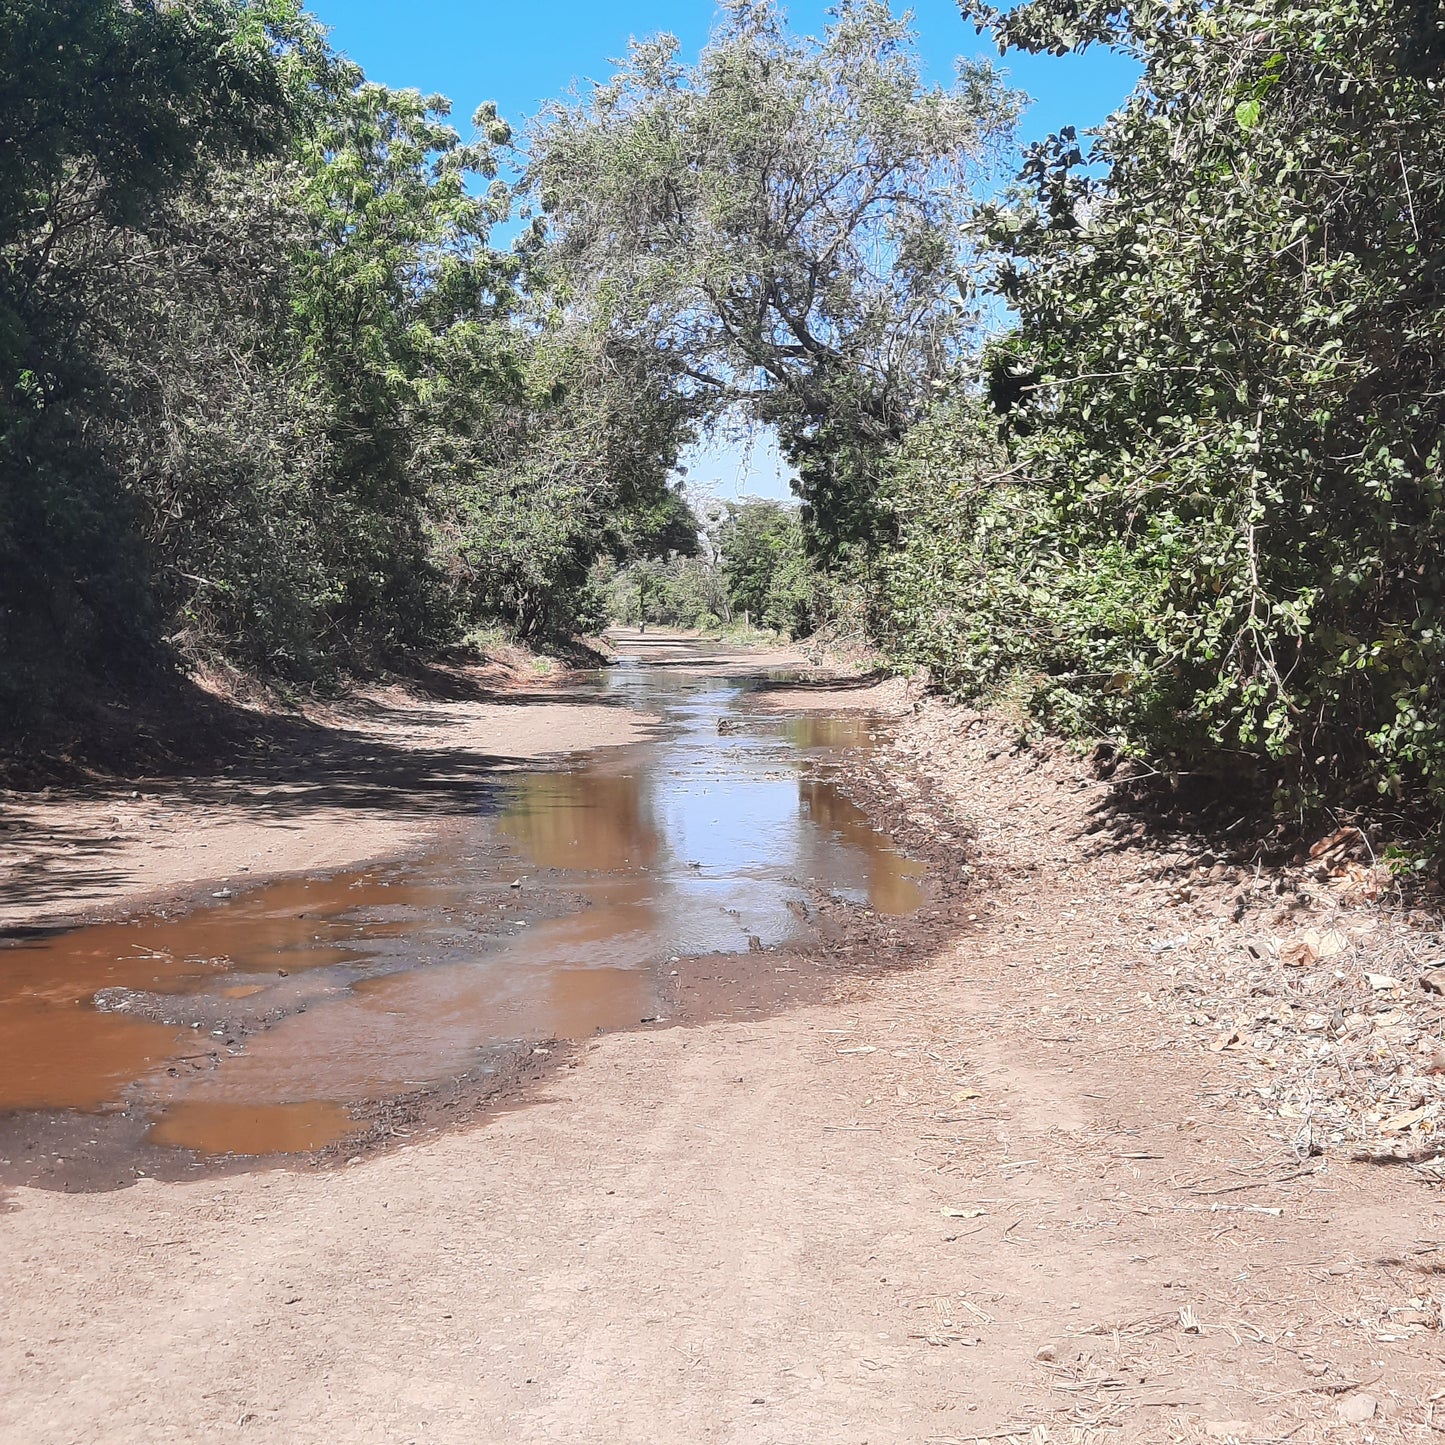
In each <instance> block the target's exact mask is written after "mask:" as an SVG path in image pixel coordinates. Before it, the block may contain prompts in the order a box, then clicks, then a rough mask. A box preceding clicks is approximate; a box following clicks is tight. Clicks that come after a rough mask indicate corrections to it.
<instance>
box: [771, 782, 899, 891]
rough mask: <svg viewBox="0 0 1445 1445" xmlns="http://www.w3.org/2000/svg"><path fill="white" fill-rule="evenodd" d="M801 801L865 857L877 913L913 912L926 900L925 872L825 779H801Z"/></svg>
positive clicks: (819, 821)
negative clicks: (920, 881) (921, 885)
mask: <svg viewBox="0 0 1445 1445" xmlns="http://www.w3.org/2000/svg"><path fill="white" fill-rule="evenodd" d="M798 801H799V804H800V806H801V808H802V811H803V813H804V814H805V816H807V817H808V818H810V819H811V820H812V821H813V822H814V823H815V824H817V826H818V827H820V828H826V829H828V830H829V831H830V832H832V833H834V834H836V835H837V836H838V837H840V838H841V839H842V840H843V842H844V843H846V844H847V845H848V846H849V847H851V848H854V849H856V850H857V851H858V852H859V853H860V854H862V856H863V860H864V867H865V869H866V872H867V878H868V903H869V905H870V907H872V908H873V909H874V910H875V911H876V912H878V913H891V914H900V913H912V912H913V911H914V909H916V908H917V907H918V906H919V905H920V904H921V903H922V901H923V895H922V893H921V892H920V891H919V887H918V882H917V879H918V877H919V875H920V873H921V872H922V869H921V868H920V867H919V866H918V865H917V864H916V863H913V862H910V861H909V860H908V859H907V858H904V857H902V856H901V855H900V854H899V853H897V852H895V851H894V849H893V848H892V847H891V846H890V845H889V843H888V840H887V839H886V838H884V837H883V836H882V835H881V834H879V833H877V832H875V831H874V829H873V828H872V827H870V826H869V823H868V817H867V815H866V814H865V813H864V812H863V810H862V809H861V808H860V807H859V806H858V805H857V804H856V803H854V802H852V801H851V800H850V799H848V798H846V797H844V795H843V794H842V793H840V792H839V791H838V789H837V788H835V787H834V786H833V785H832V784H831V783H829V782H827V781H825V780H824V779H822V778H799V779H798Z"/></svg>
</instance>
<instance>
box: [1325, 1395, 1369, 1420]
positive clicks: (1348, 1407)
mask: <svg viewBox="0 0 1445 1445" xmlns="http://www.w3.org/2000/svg"><path fill="white" fill-rule="evenodd" d="M1376 1408H1377V1406H1376V1404H1375V1397H1374V1396H1373V1395H1351V1396H1350V1397H1349V1399H1347V1400H1341V1401H1340V1403H1339V1404H1338V1405H1336V1406H1335V1413H1336V1414H1337V1415H1338V1416H1339V1417H1340V1419H1341V1420H1343V1421H1344V1422H1345V1423H1346V1424H1347V1425H1363V1424H1364V1423H1365V1421H1366V1420H1373V1419H1374V1418H1375V1410H1376Z"/></svg>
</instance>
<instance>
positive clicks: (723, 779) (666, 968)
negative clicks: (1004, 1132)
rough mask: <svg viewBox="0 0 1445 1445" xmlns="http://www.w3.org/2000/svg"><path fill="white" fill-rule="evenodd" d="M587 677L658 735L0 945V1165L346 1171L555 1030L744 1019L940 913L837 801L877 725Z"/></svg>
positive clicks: (566, 1052)
mask: <svg viewBox="0 0 1445 1445" xmlns="http://www.w3.org/2000/svg"><path fill="white" fill-rule="evenodd" d="M597 686H598V688H599V689H600V690H604V691H605V692H606V693H607V694H608V695H618V694H620V695H621V698H622V699H623V700H625V701H626V702H627V703H628V704H629V705H632V706H638V705H639V704H640V705H642V706H644V707H647V708H648V709H650V710H652V711H655V712H658V713H661V714H662V716H663V718H664V722H663V725H662V726H661V727H660V728H659V729H658V733H657V736H656V738H655V739H653V740H649V741H648V742H646V743H642V744H634V745H631V746H628V747H624V748H620V749H615V750H611V751H608V752H606V753H602V754H592V755H587V756H584V757H581V758H575V759H571V760H569V761H567V762H565V763H564V764H562V765H560V766H558V767H554V768H548V769H539V770H537V771H535V772H530V773H524V774H521V775H519V776H517V777H515V778H513V779H511V780H509V781H508V782H507V783H506V784H505V785H503V786H501V787H499V788H496V789H489V790H488V791H487V793H486V794H485V795H479V796H478V798H477V800H476V808H475V814H474V816H473V818H472V819H471V820H469V822H468V823H467V824H466V825H465V826H463V827H460V828H458V829H455V830H453V832H452V833H451V834H450V835H449V836H448V838H447V839H446V840H445V841H444V842H443V843H442V844H439V846H438V847H437V849H435V850H434V851H433V852H432V853H430V854H428V855H426V856H425V857H423V858H421V859H418V860H414V861H411V862H408V863H405V864H399V865H395V866H393V867H391V868H372V869H367V870H359V871H357V872H355V873H350V874H339V875H336V876H335V877H333V878H329V879H315V880H290V881H284V882H280V883H276V884H271V885H265V886H262V887H259V888H257V889H256V890H254V891H253V892H251V893H248V894H246V895H244V896H243V897H239V898H231V897H219V898H216V899H213V900H210V906H209V907H207V908H204V909H202V910H200V911H199V912H196V913H194V914H189V915H186V916H184V917H182V918H178V919H177V918H170V919H167V918H159V919H156V918H152V919H143V920H134V921H130V922H125V923H115V924H106V925H99V926H97V927H94V928H90V929H81V930H76V931H74V932H71V933H66V934H61V935H59V936H57V937H53V938H40V939H31V940H26V941H24V942H22V943H21V944H19V945H18V946H16V947H12V948H9V949H5V950H3V951H0V1003H3V1004H4V1005H5V1007H4V1010H3V1012H0V1018H4V1019H5V1020H6V1021H7V1022H6V1024H4V1025H0V1028H9V1030H10V1032H11V1033H12V1034H13V1035H14V1037H13V1039H7V1040H6V1042H7V1043H10V1044H11V1047H10V1048H8V1049H0V1183H7V1184H16V1183H25V1184H32V1185H42V1186H46V1187H52V1188H62V1189H107V1188H116V1187H120V1186H122V1185H124V1184H127V1183H131V1182H134V1180H135V1179H137V1178H140V1177H162V1178H183V1177H194V1176H195V1175H196V1174H197V1173H200V1172H206V1171H216V1170H220V1171H228V1170H232V1169H236V1168H254V1167H257V1166H258V1165H265V1164H268V1163H289V1164H292V1165H297V1164H299V1165H302V1166H307V1165H311V1166H316V1165H321V1164H326V1163H334V1162H344V1161H345V1160H347V1159H350V1158H354V1157H357V1156H358V1155H359V1154H360V1155H364V1154H365V1153H367V1152H370V1151H372V1150H375V1149H377V1148H384V1147H391V1146H394V1145H395V1144H396V1143H398V1142H401V1141H405V1140H407V1139H410V1138H414V1137H417V1136H419V1135H425V1134H427V1133H429V1132H432V1131H434V1130H438V1129H443V1128H452V1127H456V1125H458V1124H462V1123H467V1122H473V1121H475V1120H477V1119H479V1118H482V1117H485V1116H486V1115H487V1113H488V1112H490V1111H494V1110H495V1109H497V1108H498V1107H502V1106H504V1105H506V1104H508V1103H510V1102H512V1101H517V1100H521V1099H524V1098H526V1097H528V1096H530V1094H532V1093H534V1092H535V1091H536V1090H537V1089H538V1088H541V1087H544V1085H545V1080H546V1078H547V1077H548V1076H549V1074H550V1073H551V1072H552V1071H553V1070H555V1069H557V1068H558V1067H563V1066H565V1065H566V1064H568V1063H572V1062H575V1060H576V1054H575V1051H574V1045H573V1044H569V1043H567V1042H563V1043H558V1042H557V1041H558V1040H563V1041H574V1043H575V1042H585V1040H586V1039H588V1038H590V1037H592V1036H594V1035H595V1034H597V1033H598V1032H606V1031H612V1030H617V1029H636V1028H651V1027H668V1026H677V1025H687V1024H691V1023H700V1022H705V1021H709V1020H712V1019H718V1018H739V1017H748V1016H761V1015H763V1014H766V1013H770V1012H775V1011H777V1010H778V1009H780V1008H784V1007H789V1006H793V1005H796V1004H798V1003H804V1002H809V1001H812V1000H816V999H819V998H823V997H827V996H830V995H831V994H832V993H833V992H835V991H836V989H837V987H838V985H839V982H840V980H843V979H846V977H847V976H848V975H849V974H851V973H860V974H861V973H867V972H872V971H876V970H877V969H878V968H880V967H887V966H890V965H895V964H907V963H908V962H912V961H921V960H922V958H924V957H925V956H926V955H927V953H928V952H929V951H931V948H932V946H933V945H934V944H935V943H936V942H940V941H942V939H943V938H944V937H946V936H949V935H950V934H951V933H952V932H953V931H956V927H957V925H958V923H959V919H960V917H961V905H959V904H958V903H957V900H956V899H955V898H954V894H955V893H956V892H957V886H956V885H957V882H958V879H959V877H960V876H961V875H959V874H958V870H957V868H956V867H955V868H953V869H952V870H951V871H950V870H949V869H944V870H943V871H942V872H941V873H940V872H939V871H938V870H937V869H934V870H932V871H930V870H929V869H928V868H927V867H926V866H925V865H926V863H927V862H928V861H930V860H928V859H925V858H923V857H922V856H918V855H914V854H912V852H911V848H904V847H900V846H899V841H900V835H898V834H897V833H895V831H894V828H893V822H894V818H893V816H892V815H893V813H895V812H896V809H892V808H890V807H888V806H886V805H884V806H880V804H883V803H884V800H883V798H882V795H881V794H878V795H869V796H868V797H866V798H865V797H862V796H861V794H859V793H858V788H857V784H858V781H859V779H860V778H861V777H862V774H861V772H860V770H859V763H860V760H861V759H862V758H864V757H866V755H867V753H868V751H869V750H870V749H871V748H872V747H873V746H874V745H875V744H876V743H877V742H879V741H880V740H882V737H883V730H882V729H881V728H880V726H879V724H878V722H877V721H876V720H874V719H871V718H869V717H867V716H865V715H859V714H850V715H845V716H839V717H831V716H828V715H826V714H818V713H813V714H809V715H806V716H800V717H776V716H764V715H761V714H759V713H757V712H755V711H753V710H752V709H751V708H750V707H749V706H748V688H749V681H748V679H747V678H745V677H742V678H740V677H737V676H731V675H730V676H727V677H718V676H714V675H710V674H709V673H707V671H706V670H705V669H704V670H702V671H696V670H693V671H684V670H682V669H678V670H676V671H671V670H669V671H668V672H666V673H659V672H658V671H657V670H656V669H654V668H651V667H647V668H643V667H632V668H620V669H617V670H615V671H614V672H612V673H609V674H607V675H605V676H604V677H600V678H599V679H598V680H597ZM850 794H851V795H850ZM909 831H910V832H911V831H912V830H909ZM929 841H930V843H934V842H936V841H937V840H929ZM955 862H956V860H955Z"/></svg>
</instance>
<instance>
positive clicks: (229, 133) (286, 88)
mask: <svg viewBox="0 0 1445 1445" xmlns="http://www.w3.org/2000/svg"><path fill="white" fill-rule="evenodd" d="M304 32H305V27H304V26H303V25H302V24H301V23H300V22H299V21H298V19H297V15H296V12H295V10H294V9H293V8H292V7H291V6H290V5H288V4H283V3H279V0H278V3H267V4H254V5H253V4H246V3H243V0H194V3H177V4H170V5H165V6H153V5H131V4H125V3H121V0H4V3H3V4H0V76H3V82H4V83H3V84H0V135H3V136H4V142H3V144H0V658H3V659H4V667H3V674H0V692H3V693H5V694H6V695H7V696H8V699H9V700H10V701H12V702H14V701H17V700H21V699H23V698H24V697H26V696H28V695H31V694H34V693H36V692H37V691H38V690H43V688H44V686H45V679H46V677H48V676H50V675H51V674H53V673H54V672H55V671H56V670H57V668H58V667H60V666H61V665H62V664H68V665H76V664H79V665H82V666H87V667H89V668H91V669H92V670H94V671H95V672H97V673H100V674H104V673H106V672H107V671H114V669H116V668H117V667H121V666H124V665H126V664H128V663H130V664H133V663H134V662H135V660H136V655H137V651H138V650H141V649H143V648H144V647H145V646H146V645H147V642H148V639H149V638H150V636H151V635H152V626H151V624H152V608H151V598H150V595H149V589H148V588H147V587H146V585H145V580H146V560H145V557H144V551H143V544H142V542H141V538H140V530H141V524H140V521H139V517H138V513H139V512H140V511H141V505H140V503H139V501H138V499H137V498H136V497H135V496H134V495H133V494H132V493H131V492H130V491H129V490H128V489H127V487H126V485H125V482H124V479H123V474H122V468H121V465H120V461H121V458H120V457H119V456H118V455H117V453H116V452H115V451H114V450H113V449H112V448H111V447H110V446H108V445H107V444H108V443H109V442H111V441H113V440H114V436H115V429H114V426H113V425H112V424H113V423H114V422H115V421H116V419H117V418H118V417H122V415H123V410H124V392H125V389H126V386H125V383H126V378H125V377H123V376H120V375H117V374H116V373H115V372H113V371H110V370H108V369H107V367H106V365H105V360H104V358H105V357H107V356H109V355H113V354H114V353H115V352H116V350H117V337H116V336H115V334H114V332H113V330H112V328H111V326H110V325H109V322H110V321H113V320H114V318H115V313H116V307H115V305H114V303H115V302H116V301H117V300H118V299H123V298H124V295H125V292H124V288H125V287H126V285H127V283H128V282H129V281H130V279H131V274H130V271H131V263H132V262H133V261H135V259H136V254H137V250H138V249H139V250H144V249H145V247H146V242H144V241H142V240H141V239H140V238H141V236H142V235H143V233H145V231H146V230H147V228H149V227H153V226H155V225H156V224H157V222H158V218H159V216H160V214H161V213H162V212H163V211H164V210H165V208H166V207H167V206H168V205H170V204H171V203H172V202H173V201H174V200H175V199H176V198H177V197H178V196H179V195H180V194H181V193H182V192H183V191H184V190H185V189H186V188H187V187H188V186H190V185H192V184H193V183H194V182H195V181H196V179H197V178H198V177H199V176H201V175H203V173H204V172H205V170H206V169H207V167H208V165H209V164H210V163H211V160H212V158H213V157H217V156H227V157H231V158H233V159H237V160H240V159H242V158H244V157H248V156H255V155H258V154H262V153H276V152H278V151H279V150H281V149H282V148H284V146H285V144H286V143H287V140H288V138H289V135H290V134H291V128H292V125H293V122H294V115H295V109H296V103H297V94H296V66H297V54H298V41H299V37H301V36H302V35H303V34H304ZM107 303H111V305H110V308H109V311H108V313H107V322H106V324H101V315H102V312H103V311H105V310H106V304H107Z"/></svg>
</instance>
